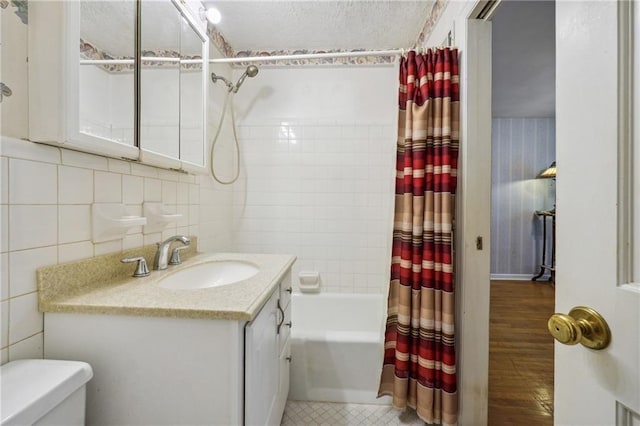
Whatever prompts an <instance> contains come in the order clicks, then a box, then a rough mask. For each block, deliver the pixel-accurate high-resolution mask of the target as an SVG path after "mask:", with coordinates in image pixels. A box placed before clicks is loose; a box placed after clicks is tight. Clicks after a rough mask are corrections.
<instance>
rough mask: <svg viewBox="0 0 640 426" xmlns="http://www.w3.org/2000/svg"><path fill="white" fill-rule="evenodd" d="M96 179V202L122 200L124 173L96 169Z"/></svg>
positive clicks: (116, 201) (117, 201) (94, 196)
mask: <svg viewBox="0 0 640 426" xmlns="http://www.w3.org/2000/svg"><path fill="white" fill-rule="evenodd" d="M94 180H95V184H94V195H93V198H94V200H95V202H96V203H121V202H122V175H120V174H117V173H110V172H99V171H96V172H95V175H94Z"/></svg>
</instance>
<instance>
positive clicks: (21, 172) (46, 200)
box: [9, 159, 58, 204]
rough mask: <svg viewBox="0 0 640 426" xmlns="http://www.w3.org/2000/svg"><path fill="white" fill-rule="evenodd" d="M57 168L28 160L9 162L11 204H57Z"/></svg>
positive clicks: (11, 160)
mask: <svg viewBox="0 0 640 426" xmlns="http://www.w3.org/2000/svg"><path fill="white" fill-rule="evenodd" d="M57 173H58V171H57V167H56V166H55V165H53V164H47V163H39V162H35V161H27V160H16V159H10V160H9V202H10V203H11V204H56V203H57V202H58V176H57Z"/></svg>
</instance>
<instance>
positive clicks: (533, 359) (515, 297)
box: [488, 281, 555, 426]
mask: <svg viewBox="0 0 640 426" xmlns="http://www.w3.org/2000/svg"><path fill="white" fill-rule="evenodd" d="M554 293H555V291H554V289H553V287H551V285H550V284H549V283H548V282H546V281H543V282H531V281H492V282H491V311H490V312H491V313H490V331H489V341H490V346H489V422H488V424H489V426H501V425H509V426H516V425H526V426H532V425H535V426H546V425H549V426H551V425H553V338H552V337H551V335H550V334H549V332H548V331H547V320H548V319H549V317H550V316H551V315H552V314H553V312H554V298H555V295H554Z"/></svg>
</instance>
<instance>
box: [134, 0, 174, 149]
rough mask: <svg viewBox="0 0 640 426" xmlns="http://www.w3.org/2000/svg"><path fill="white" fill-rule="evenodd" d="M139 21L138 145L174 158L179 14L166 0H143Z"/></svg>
mask: <svg viewBox="0 0 640 426" xmlns="http://www.w3.org/2000/svg"><path fill="white" fill-rule="evenodd" d="M140 22H141V40H140V46H141V52H140V54H141V56H142V57H141V61H140V65H141V68H140V147H141V148H142V149H143V150H144V151H150V152H152V153H156V154H160V155H162V156H166V157H170V158H174V159H177V158H179V157H180V146H179V140H180V35H181V31H182V29H181V22H182V16H181V15H180V12H179V10H178V9H177V8H176V6H175V5H174V4H173V3H172V2H171V1H169V0H165V1H153V0H144V1H142V11H141V16H140Z"/></svg>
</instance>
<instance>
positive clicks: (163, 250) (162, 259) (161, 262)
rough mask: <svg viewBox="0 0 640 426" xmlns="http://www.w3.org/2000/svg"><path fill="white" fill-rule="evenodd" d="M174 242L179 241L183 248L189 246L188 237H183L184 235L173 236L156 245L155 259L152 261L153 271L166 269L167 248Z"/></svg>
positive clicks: (167, 259)
mask: <svg viewBox="0 0 640 426" xmlns="http://www.w3.org/2000/svg"><path fill="white" fill-rule="evenodd" d="M174 241H180V242H181V243H182V244H184V245H185V246H188V245H189V244H191V240H190V239H189V237H185V236H184V235H174V236H173V237H169V238H167V239H166V240H164V241H163V242H161V243H158V244H157V245H158V251H157V252H156V257H155V258H154V259H153V269H155V270H156V271H160V270H163V269H167V265H168V264H169V248H170V247H171V243H172V242H174Z"/></svg>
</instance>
